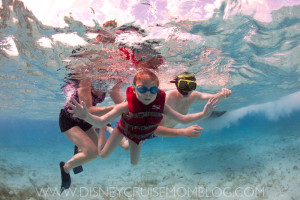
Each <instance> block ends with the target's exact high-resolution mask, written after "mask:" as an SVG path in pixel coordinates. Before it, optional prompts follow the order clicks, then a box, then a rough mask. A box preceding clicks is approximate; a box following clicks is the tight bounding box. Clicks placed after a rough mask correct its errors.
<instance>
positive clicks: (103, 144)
mask: <svg viewBox="0 0 300 200" xmlns="http://www.w3.org/2000/svg"><path fill="white" fill-rule="evenodd" d="M122 139H123V135H122V134H121V133H120V132H119V130H118V129H117V128H115V129H114V130H113V131H112V133H111V135H110V136H109V138H108V140H107V141H106V134H105V127H102V128H101V129H100V131H99V137H98V148H99V150H98V155H99V156H100V157H101V158H107V157H109V156H110V155H111V154H112V152H113V151H114V150H115V149H116V148H117V146H118V145H119V143H120V142H121V140H122Z"/></svg>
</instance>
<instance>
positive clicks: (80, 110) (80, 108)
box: [67, 97, 88, 120]
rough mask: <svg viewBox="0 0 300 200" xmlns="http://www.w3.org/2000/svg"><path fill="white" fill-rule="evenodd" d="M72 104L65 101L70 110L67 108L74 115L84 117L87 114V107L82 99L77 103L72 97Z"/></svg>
mask: <svg viewBox="0 0 300 200" xmlns="http://www.w3.org/2000/svg"><path fill="white" fill-rule="evenodd" d="M71 100H72V102H73V104H71V103H69V102H68V103H67V104H68V106H70V107H71V108H72V110H68V112H69V113H71V114H74V116H75V117H78V118H80V119H83V120H84V119H85V118H86V117H87V116H88V109H87V107H86V105H85V103H84V102H83V101H82V102H81V104H80V103H78V102H77V101H76V100H75V99H74V98H73V97H72V98H71Z"/></svg>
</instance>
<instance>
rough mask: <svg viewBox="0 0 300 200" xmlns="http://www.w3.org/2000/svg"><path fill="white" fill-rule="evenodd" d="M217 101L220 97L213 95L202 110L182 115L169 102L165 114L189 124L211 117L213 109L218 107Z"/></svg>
mask: <svg viewBox="0 0 300 200" xmlns="http://www.w3.org/2000/svg"><path fill="white" fill-rule="evenodd" d="M217 102H218V99H216V98H215V97H212V98H210V99H209V100H208V102H207V104H206V105H205V107H204V109H203V111H202V112H199V113H194V114H188V115H182V114H180V113H178V112H176V111H175V110H173V109H172V108H171V107H170V106H169V105H168V104H166V105H165V109H164V114H165V115H167V116H168V117H170V118H171V119H174V120H176V121H178V122H180V123H183V124H188V123H191V122H194V121H198V120H201V119H204V118H206V117H209V116H210V115H211V113H212V111H213V110H214V109H216V108H217V107H218V106H217V105H216V103H217Z"/></svg>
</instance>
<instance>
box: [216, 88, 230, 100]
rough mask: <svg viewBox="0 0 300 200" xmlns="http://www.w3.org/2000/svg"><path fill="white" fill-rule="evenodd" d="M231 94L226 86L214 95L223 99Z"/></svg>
mask: <svg viewBox="0 0 300 200" xmlns="http://www.w3.org/2000/svg"><path fill="white" fill-rule="evenodd" d="M230 95H231V90H229V89H227V88H222V91H221V92H220V93H218V94H217V95H216V97H217V98H218V99H219V100H223V99H224V98H227V97H229V96H230Z"/></svg>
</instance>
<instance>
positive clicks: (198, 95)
mask: <svg viewBox="0 0 300 200" xmlns="http://www.w3.org/2000/svg"><path fill="white" fill-rule="evenodd" d="M230 94H231V90H229V89H227V88H222V90H221V92H218V93H216V94H208V93H203V92H198V91H194V92H193V93H192V95H193V96H194V99H195V101H205V100H208V99H210V98H212V97H215V98H217V99H218V100H219V101H221V100H223V99H224V98H227V97H229V96H230Z"/></svg>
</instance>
